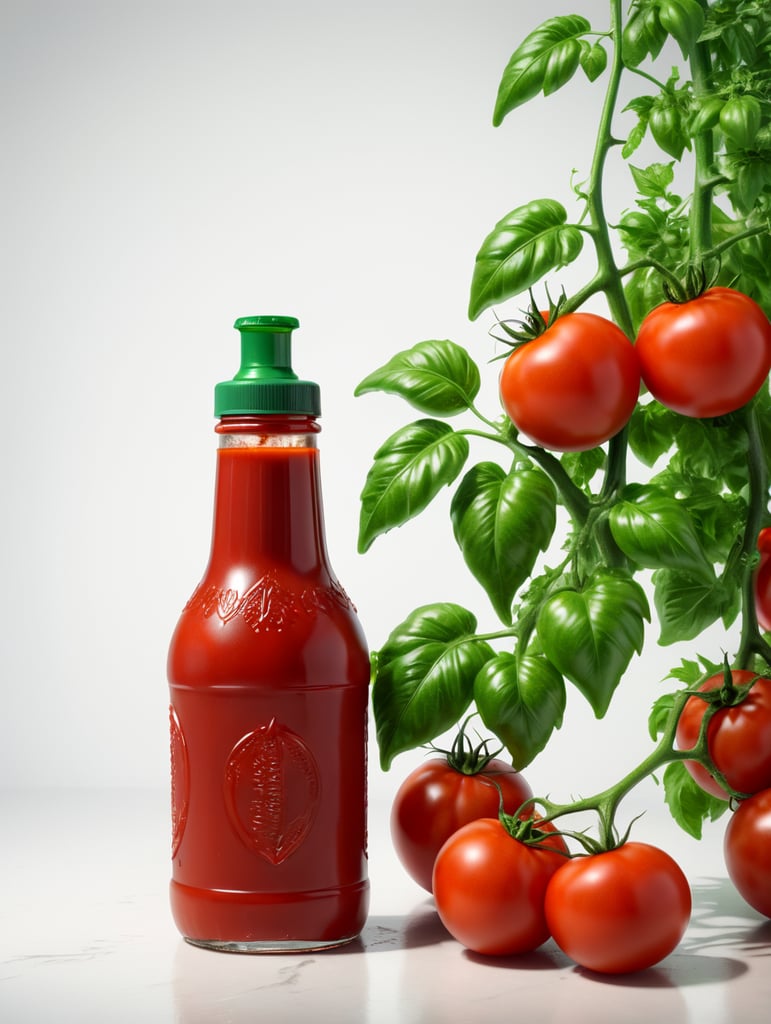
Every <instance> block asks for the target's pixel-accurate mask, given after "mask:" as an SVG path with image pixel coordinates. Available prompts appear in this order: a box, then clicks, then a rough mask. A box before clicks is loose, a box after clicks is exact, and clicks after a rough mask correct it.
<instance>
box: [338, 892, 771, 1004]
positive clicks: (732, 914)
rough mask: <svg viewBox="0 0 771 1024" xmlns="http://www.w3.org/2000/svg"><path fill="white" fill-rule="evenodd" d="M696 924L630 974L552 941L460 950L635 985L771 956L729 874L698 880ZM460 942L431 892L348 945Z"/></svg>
mask: <svg viewBox="0 0 771 1024" xmlns="http://www.w3.org/2000/svg"><path fill="white" fill-rule="evenodd" d="M692 893H693V913H692V916H691V923H690V926H689V928H688V931H687V932H686V935H685V936H684V938H683V940H682V942H681V943H680V945H679V946H678V948H677V949H676V950H675V951H674V952H673V953H672V954H671V955H670V956H669V957H667V958H666V959H665V960H663V961H662V962H661V963H660V964H658V965H656V966H655V967H652V968H649V969H648V970H647V971H641V972H638V973H636V974H628V975H603V974H598V973H596V972H593V971H588V970H585V969H584V968H582V967H578V966H576V965H574V964H573V963H572V961H571V960H570V959H569V958H568V957H567V956H565V954H564V953H562V951H561V950H560V949H558V947H557V946H556V944H555V943H554V942H553V941H552V940H550V941H549V942H547V943H545V944H544V945H543V946H542V947H541V948H540V949H538V950H535V951H534V952H532V953H528V954H524V955H520V956H509V957H486V956H481V955H479V954H476V953H473V952H471V951H469V950H460V949H459V952H460V954H461V955H462V956H463V957H464V959H465V960H466V961H470V962H472V963H475V964H479V965H480V966H483V967H486V968H489V969H495V970H501V969H509V970H513V969H517V968H518V969H525V970H564V969H566V968H567V969H571V970H572V972H574V973H576V974H579V975H581V976H583V977H586V978H587V979H588V980H591V981H595V982H601V983H604V984H606V985H615V986H623V987H629V988H638V989H639V988H647V989H655V988H668V987H671V986H691V985H705V984H715V983H720V982H728V981H731V980H732V979H734V978H738V977H740V976H741V975H743V974H745V973H746V972H747V970H748V965H747V960H748V959H750V958H754V957H760V956H762V957H768V956H771V921H769V920H766V919H765V918H763V917H762V916H761V915H760V914H757V913H756V912H755V911H754V910H753V909H752V908H751V907H749V906H748V905H747V904H746V903H745V902H744V900H742V898H741V897H740V896H739V894H738V893H737V892H736V890H735V888H734V887H733V885H732V884H731V882H730V881H729V880H728V879H727V878H706V879H701V880H700V881H698V882H697V883H695V884H694V885H693V886H692ZM452 942H454V940H453V938H452V936H451V935H450V934H449V932H448V931H447V929H446V928H445V927H444V925H443V924H442V923H441V921H440V920H439V917H438V915H437V913H436V910H435V907H434V903H433V900H432V899H431V898H427V899H425V900H423V901H422V902H421V903H419V904H418V905H417V906H416V907H415V908H414V909H413V911H412V912H411V913H409V914H407V915H405V916H398V917H397V916H394V917H389V916H382V915H380V916H377V915H376V916H373V917H371V918H370V919H369V920H368V922H367V925H366V926H365V929H364V931H363V933H362V936H361V939H360V940H359V942H358V943H356V944H355V946H353V945H352V946H348V947H344V948H341V949H340V951H339V953H340V954H341V955H343V954H344V953H345V952H346V950H347V951H348V952H354V951H355V949H356V948H358V949H359V951H361V952H366V953H378V952H383V953H386V952H389V951H393V950H400V949H417V948H420V947H426V946H433V945H437V944H440V943H452Z"/></svg>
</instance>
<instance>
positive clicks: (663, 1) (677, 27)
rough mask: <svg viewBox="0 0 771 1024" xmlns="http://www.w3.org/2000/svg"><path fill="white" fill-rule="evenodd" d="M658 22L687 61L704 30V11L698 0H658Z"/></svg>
mask: <svg viewBox="0 0 771 1024" xmlns="http://www.w3.org/2000/svg"><path fill="white" fill-rule="evenodd" d="M659 21H660V22H661V26H662V28H664V29H666V31H667V32H668V33H669V34H670V35H671V36H673V37H674V38H675V39H676V40H677V43H678V45H679V46H680V50H681V51H682V54H683V57H684V58H685V59H686V60H687V59H688V57H689V56H690V55H691V53H692V52H693V49H694V47H695V46H696V41H697V40H698V38H699V36H700V35H701V31H702V29H703V28H704V11H703V10H702V8H701V4H699V2H698V0H659Z"/></svg>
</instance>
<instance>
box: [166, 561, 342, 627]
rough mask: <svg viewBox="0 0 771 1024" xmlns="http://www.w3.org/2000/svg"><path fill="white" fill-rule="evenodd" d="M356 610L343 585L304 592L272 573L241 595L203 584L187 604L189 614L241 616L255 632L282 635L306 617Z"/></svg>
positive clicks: (186, 608)
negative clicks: (280, 580)
mask: <svg viewBox="0 0 771 1024" xmlns="http://www.w3.org/2000/svg"><path fill="white" fill-rule="evenodd" d="M335 605H337V606H339V607H340V608H344V609H347V610H351V611H355V610H356V609H355V607H354V605H353V602H352V601H351V599H350V598H349V597H348V595H347V594H346V592H345V591H344V590H343V588H342V587H341V586H340V584H339V583H338V582H337V581H336V580H333V581H332V582H331V583H330V585H329V586H328V587H320V586H316V585H312V586H308V587H304V588H303V589H302V590H300V591H297V592H295V591H292V590H288V589H287V588H286V587H284V586H282V584H281V583H280V582H279V580H278V579H277V578H276V576H275V574H274V573H272V572H270V571H268V572H266V573H264V574H263V575H262V576H260V578H259V579H258V580H256V581H255V582H254V583H253V584H252V585H251V586H250V587H248V588H247V589H246V590H244V592H243V593H239V592H238V591H237V590H233V589H232V588H231V587H218V586H217V585H216V584H214V583H209V584H206V585H201V586H199V587H197V588H196V590H195V593H194V594H193V596H192V597H191V598H190V600H189V601H188V602H187V604H186V605H185V611H200V612H201V613H202V614H203V616H204V618H208V617H209V616H210V615H216V616H217V617H218V618H219V619H220V620H221V621H222V622H230V620H231V619H234V618H236V616H240V617H241V618H242V619H243V620H244V622H246V624H247V625H248V626H249V627H250V629H253V630H254V632H255V633H266V632H281V631H282V630H284V629H287V628H288V627H289V626H291V625H292V624H293V623H295V622H297V621H298V619H300V618H302V617H303V616H308V615H316V614H319V613H328V612H329V611H330V609H331V608H332V607H333V606H335Z"/></svg>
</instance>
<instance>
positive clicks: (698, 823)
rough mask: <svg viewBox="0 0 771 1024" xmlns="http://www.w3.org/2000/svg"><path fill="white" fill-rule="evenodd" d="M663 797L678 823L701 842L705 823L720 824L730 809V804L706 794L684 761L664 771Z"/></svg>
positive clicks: (669, 766) (674, 762)
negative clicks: (724, 814)
mask: <svg viewBox="0 0 771 1024" xmlns="http://www.w3.org/2000/svg"><path fill="white" fill-rule="evenodd" d="M664 798H665V800H666V802H667V805H668V807H669V810H670V812H671V814H672V817H673V818H674V819H675V821H676V822H677V824H678V825H679V826H680V827H681V828H682V829H684V831H686V832H687V833H688V835H690V836H693V838H694V839H701V835H702V826H703V824H704V822H705V821H717V819H718V818H719V817H720V816H721V815H722V814H723V813H724V812H725V811H726V810H727V809H728V801H727V800H719V799H718V798H717V797H715V796H712V795H711V794H710V793H707V792H705V790H703V789H702V788H701V786H699V784H698V783H697V782H695V781H694V780H693V778H691V776H690V775H689V773H688V769H687V768H686V767H685V765H684V764H683V763H682V761H673V762H672V763H671V764H668V765H667V767H666V768H665V770H664Z"/></svg>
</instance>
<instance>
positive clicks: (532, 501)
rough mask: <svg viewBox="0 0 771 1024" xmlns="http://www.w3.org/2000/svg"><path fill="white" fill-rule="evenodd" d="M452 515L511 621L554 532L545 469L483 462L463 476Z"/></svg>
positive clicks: (473, 564)
mask: <svg viewBox="0 0 771 1024" xmlns="http://www.w3.org/2000/svg"><path fill="white" fill-rule="evenodd" d="M450 515H451V518H452V524H453V530H454V532H455V539H456V540H457V542H458V545H459V547H460V549H461V551H462V552H463V557H464V559H465V561H466V564H467V565H468V567H469V569H470V570H471V572H472V573H473V575H474V576H475V577H476V579H477V580H478V581H479V582H480V583H481V584H482V586H483V587H484V588H485V590H486V592H487V594H488V596H489V598H490V601H491V603H492V605H493V608H494V609H495V611H496V613H497V614H498V616H499V617H500V618H501V619H502V620H503V622H505V623H506V624H507V625H510V624H511V604H512V601H513V599H514V595H515V593H516V592H517V590H518V589H519V587H520V586H521V585H522V583H524V581H525V580H526V579H527V578H528V577H529V576H530V573H531V572H532V569H533V565H534V564H535V560H536V558H537V556H538V553H539V551H543V550H546V548H547V547H548V545H549V541H550V540H551V538H552V534H553V533H554V528H555V526H556V522H557V494H556V491H555V489H554V485H553V484H552V482H551V480H550V479H549V478H548V477H547V476H546V474H545V473H543V472H541V470H540V469H536V468H531V467H514V468H513V469H512V470H511V472H510V473H508V474H507V473H505V472H504V470H503V469H502V468H501V467H500V466H499V465H497V464H496V463H493V462H481V463H479V464H478V465H476V466H474V467H472V469H470V470H469V471H468V473H467V474H466V475H465V477H464V478H463V480H462V482H461V484H460V486H459V487H458V490H457V491H456V493H455V495H454V497H453V500H452V504H451V507H450Z"/></svg>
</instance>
